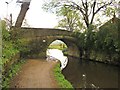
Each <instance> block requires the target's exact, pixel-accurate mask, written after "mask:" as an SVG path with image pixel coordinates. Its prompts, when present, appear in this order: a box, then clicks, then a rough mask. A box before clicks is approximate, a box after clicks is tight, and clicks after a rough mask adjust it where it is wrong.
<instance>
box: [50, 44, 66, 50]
mask: <svg viewBox="0 0 120 90" xmlns="http://www.w3.org/2000/svg"><path fill="white" fill-rule="evenodd" d="M48 49H59V50H64V49H67V46H66V45H65V44H59V45H50V46H49V47H48Z"/></svg>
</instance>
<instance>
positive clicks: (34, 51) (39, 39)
mask: <svg viewBox="0 0 120 90" xmlns="http://www.w3.org/2000/svg"><path fill="white" fill-rule="evenodd" d="M13 29H14V31H16V30H17V32H19V34H18V36H20V38H21V39H24V41H25V43H27V45H26V48H28V49H29V51H27V53H26V54H23V55H27V56H28V57H33V58H39V57H46V50H47V48H48V46H49V45H50V44H51V43H52V42H53V41H55V40H61V41H63V42H64V43H65V44H66V45H67V46H68V55H69V56H73V57H80V51H79V50H80V48H79V45H78V40H77V39H76V38H75V37H73V36H72V32H70V31H66V30H61V29H48V28H25V27H24V28H23V27H21V28H16V27H14V28H13Z"/></svg>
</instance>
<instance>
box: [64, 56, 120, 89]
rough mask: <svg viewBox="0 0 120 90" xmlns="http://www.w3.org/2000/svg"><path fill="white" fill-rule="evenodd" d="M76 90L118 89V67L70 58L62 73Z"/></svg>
mask: <svg viewBox="0 0 120 90" xmlns="http://www.w3.org/2000/svg"><path fill="white" fill-rule="evenodd" d="M62 73H63V74H64V76H65V78H66V79H67V80H68V81H70V82H71V83H72V85H73V87H75V88H118V85H119V84H120V83H118V67H116V66H111V65H107V64H103V63H98V62H93V61H86V60H82V59H78V58H73V57H68V64H67V66H66V68H65V69H64V70H63V71H62Z"/></svg>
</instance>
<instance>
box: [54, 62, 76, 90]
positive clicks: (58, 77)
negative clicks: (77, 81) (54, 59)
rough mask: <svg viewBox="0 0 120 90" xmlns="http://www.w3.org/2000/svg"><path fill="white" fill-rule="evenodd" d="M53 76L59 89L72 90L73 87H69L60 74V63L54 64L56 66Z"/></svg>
mask: <svg viewBox="0 0 120 90" xmlns="http://www.w3.org/2000/svg"><path fill="white" fill-rule="evenodd" d="M54 75H55V78H56V80H57V82H58V85H59V86H60V88H69V89H71V90H73V89H74V88H73V86H72V85H71V83H70V82H69V81H68V80H66V79H65V77H64V75H63V74H62V73H61V70H60V63H57V64H56V66H55V68H54Z"/></svg>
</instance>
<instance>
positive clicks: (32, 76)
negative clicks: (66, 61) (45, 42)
mask: <svg viewBox="0 0 120 90" xmlns="http://www.w3.org/2000/svg"><path fill="white" fill-rule="evenodd" d="M55 65H56V62H55V61H49V62H48V61H46V60H42V59H29V60H27V62H26V63H25V64H24V65H23V66H22V69H21V70H20V72H19V73H18V74H17V75H16V76H15V77H13V79H12V80H11V83H10V88H58V85H57V82H56V81H55V78H54V72H53V68H54V66H55Z"/></svg>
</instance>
